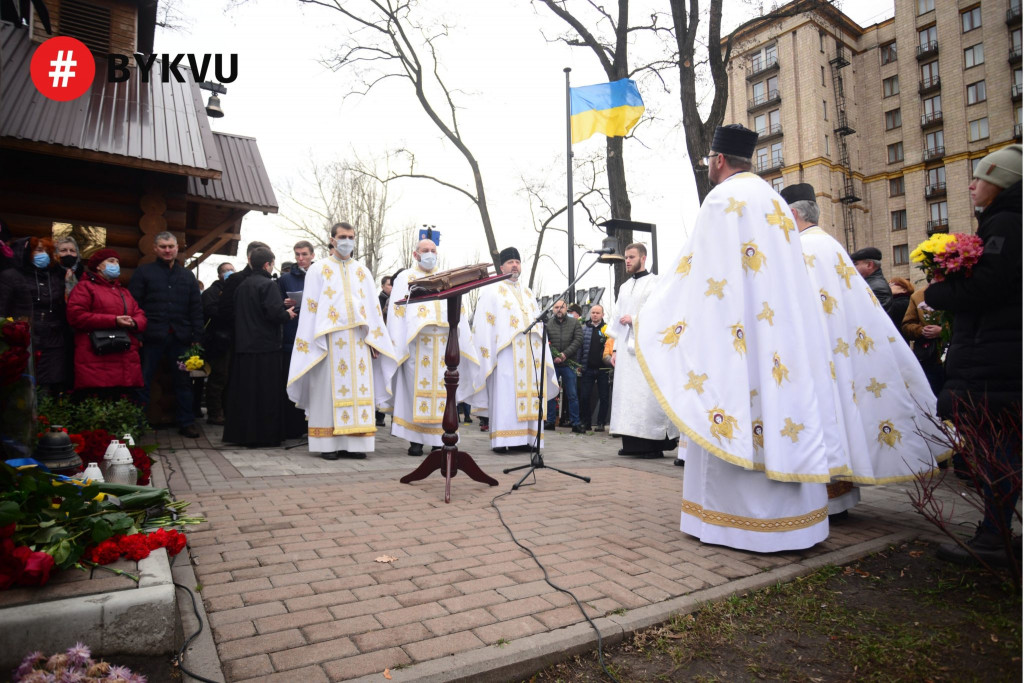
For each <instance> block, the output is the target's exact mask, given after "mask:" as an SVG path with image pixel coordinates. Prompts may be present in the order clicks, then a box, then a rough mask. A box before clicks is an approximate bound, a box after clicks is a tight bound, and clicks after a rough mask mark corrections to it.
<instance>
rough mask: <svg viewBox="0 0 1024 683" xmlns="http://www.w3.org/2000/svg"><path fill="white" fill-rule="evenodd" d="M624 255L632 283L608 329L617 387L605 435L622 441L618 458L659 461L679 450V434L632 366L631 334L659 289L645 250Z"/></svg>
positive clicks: (623, 290) (627, 285)
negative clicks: (666, 454) (652, 295)
mask: <svg viewBox="0 0 1024 683" xmlns="http://www.w3.org/2000/svg"><path fill="white" fill-rule="evenodd" d="M624 253H625V256H626V272H627V273H628V274H629V275H630V278H629V279H628V280H626V281H625V282H623V283H622V286H621V287H620V288H619V297H618V299H616V300H615V315H614V316H612V322H611V324H610V325H608V336H609V337H611V338H612V339H614V340H615V353H614V354H613V356H612V365H614V366H615V384H614V386H613V388H612V416H611V421H610V423H609V429H608V432H609V433H610V434H611V435H612V436H620V437H622V449H621V450H619V455H626V456H632V457H637V458H661V457H663V456H664V451H668V450H673V449H675V448H676V447H677V445H678V443H679V430H678V429H677V428H676V426H675V425H674V424H672V421H671V420H669V419H668V416H667V415H665V411H664V410H662V409H661V406H660V405H659V404H658V399H657V398H655V396H654V392H653V391H651V388H650V386H648V385H647V380H646V379H644V375H643V372H642V371H641V370H640V366H639V364H637V362H636V336H635V335H634V330H633V322H634V320H636V318H637V316H638V315H639V314H640V309H641V308H643V305H644V303H645V302H646V301H647V299H648V297H650V296H651V293H652V292H654V291H655V289H657V287H658V276H657V275H652V274H651V273H649V272H647V268H646V265H647V247H645V246H644V245H642V244H631V245H629V246H628V247H626V249H625V252H624Z"/></svg>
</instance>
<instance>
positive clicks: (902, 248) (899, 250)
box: [892, 244, 910, 266]
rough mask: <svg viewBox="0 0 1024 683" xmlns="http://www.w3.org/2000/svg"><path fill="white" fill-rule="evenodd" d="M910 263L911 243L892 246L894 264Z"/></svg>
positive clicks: (903, 264)
mask: <svg viewBox="0 0 1024 683" xmlns="http://www.w3.org/2000/svg"><path fill="white" fill-rule="evenodd" d="M908 263H910V245H908V244H897V245H896V246H894V247H893V248H892V264H893V265H894V266H905V265H907V264H908Z"/></svg>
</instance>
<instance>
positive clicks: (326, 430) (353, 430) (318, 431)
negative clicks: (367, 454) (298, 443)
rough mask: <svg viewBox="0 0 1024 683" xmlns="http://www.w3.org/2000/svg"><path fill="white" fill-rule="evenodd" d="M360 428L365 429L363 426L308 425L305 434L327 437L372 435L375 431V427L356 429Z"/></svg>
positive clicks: (316, 437) (313, 436)
mask: <svg viewBox="0 0 1024 683" xmlns="http://www.w3.org/2000/svg"><path fill="white" fill-rule="evenodd" d="M361 429H365V427H347V428H334V427H310V428H309V429H308V430H307V434H308V435H309V437H310V438H313V439H329V438H331V437H332V436H374V435H375V434H376V433H377V430H376V429H374V430H373V431H372V432H361V431H358V430H361Z"/></svg>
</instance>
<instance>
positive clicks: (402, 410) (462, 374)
mask: <svg viewBox="0 0 1024 683" xmlns="http://www.w3.org/2000/svg"><path fill="white" fill-rule="evenodd" d="M435 272H437V269H436V268H435V269H434V270H433V271H430V272H429V273H428V272H426V271H423V270H420V268H419V266H418V265H414V266H413V267H412V268H410V269H408V270H404V271H402V272H401V273H400V274H399V275H398V277H397V278H395V282H394V287H393V288H392V290H391V299H390V301H391V303H390V304H389V306H390V309H391V310H390V311H389V312H388V334H389V335H390V337H391V341H392V344H393V345H394V347H395V355H396V357H397V358H398V365H399V368H398V372H397V373H396V374H395V390H394V398H393V401H394V411H393V414H392V419H391V433H392V434H394V435H395V436H397V437H399V438H402V439H406V440H407V441H411V442H415V443H422V444H426V445H428V446H440V445H441V436H442V435H443V434H444V429H443V428H442V427H441V419H442V418H443V417H444V409H445V405H446V403H447V398H448V395H447V390H446V389H445V386H444V373H445V371H446V369H447V368H446V366H445V362H444V354H445V348H446V347H447V345H448V332H449V330H448V301H444V300H441V301H427V302H424V303H419V304H416V303H414V304H411V305H408V306H400V305H398V304H396V303H394V302H397V301H399V300H401V299H404V298H405V297H406V296H407V295H408V294H409V285H410V283H415V282H416V280H417V279H418V278H421V277H425V276H427V275H430V274H432V273H435ZM458 334H459V353H460V356H461V359H460V361H459V388H458V391H457V393H456V398H457V400H459V401H464V400H466V398H467V397H468V396H470V395H471V394H472V393H473V387H474V386H475V382H476V375H477V370H478V367H479V363H478V361H477V358H476V348H475V346H474V344H473V335H472V333H471V332H470V329H469V316H468V315H467V314H466V307H465V306H464V305H463V307H462V313H461V317H460V318H459V330H458Z"/></svg>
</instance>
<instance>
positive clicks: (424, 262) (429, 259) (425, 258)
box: [420, 251, 437, 270]
mask: <svg viewBox="0 0 1024 683" xmlns="http://www.w3.org/2000/svg"><path fill="white" fill-rule="evenodd" d="M436 265H437V254H435V253H434V252H432V251H428V252H425V253H423V254H420V267H421V268H423V270H433V269H434V266H436Z"/></svg>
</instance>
